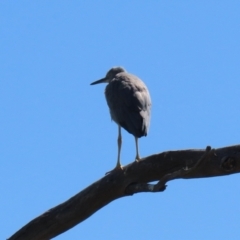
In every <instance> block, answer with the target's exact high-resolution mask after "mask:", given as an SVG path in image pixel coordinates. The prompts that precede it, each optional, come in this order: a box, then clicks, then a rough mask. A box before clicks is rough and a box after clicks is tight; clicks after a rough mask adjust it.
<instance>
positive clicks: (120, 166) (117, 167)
mask: <svg viewBox="0 0 240 240" xmlns="http://www.w3.org/2000/svg"><path fill="white" fill-rule="evenodd" d="M118 170H123V166H122V165H119V166H116V167H115V168H114V169H113V170H111V171H109V172H106V173H105V175H108V174H110V173H113V172H116V171H118Z"/></svg>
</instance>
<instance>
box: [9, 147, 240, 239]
mask: <svg viewBox="0 0 240 240" xmlns="http://www.w3.org/2000/svg"><path fill="white" fill-rule="evenodd" d="M239 172H240V145H236V146H230V147H224V148H218V149H211V147H207V148H206V149H205V150H181V151H168V152H163V153H160V154H155V155H152V156H149V157H146V158H144V159H142V160H141V161H139V162H134V163H131V164H129V165H127V166H125V167H124V169H123V170H119V171H116V172H113V173H110V174H108V175H106V176H104V177H103V178H102V179H100V180H99V181H97V182H95V183H93V184H92V185H90V186H89V187H87V188H85V189H84V190H83V191H81V192H79V193H78V194H76V195H75V196H73V197H72V198H70V199H69V200H67V201H66V202H64V203H62V204H60V205H58V206H56V207H54V208H52V209H50V210H48V211H47V212H45V213H43V214H42V215H40V216H39V217H37V218H35V219H33V220H32V221H30V222H29V223H28V224H27V225H25V226H24V227H22V228H21V229H20V230H19V231H17V232H16V233H15V234H14V235H13V236H11V237H10V238H9V240H45V239H51V238H54V237H56V236H57V235H59V234H61V233H63V232H65V231H67V230H68V229H70V228H72V227H74V226H75V225H77V224H79V223H80V222H82V221H84V220H85V219H87V218H88V217H90V216H91V215H92V214H93V213H95V212H96V211H98V210H99V209H101V208H102V207H104V206H106V205H107V204H108V203H110V202H112V201H113V200H115V199H118V198H121V197H126V196H130V195H133V194H135V193H139V192H160V191H164V190H165V188H166V183H167V182H168V181H170V180H174V179H179V178H185V179H188V178H205V177H215V176H225V175H229V174H233V173H239ZM153 181H158V183H157V184H150V182H153Z"/></svg>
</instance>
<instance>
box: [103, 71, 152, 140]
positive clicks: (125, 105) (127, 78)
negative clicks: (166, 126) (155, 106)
mask: <svg viewBox="0 0 240 240" xmlns="http://www.w3.org/2000/svg"><path fill="white" fill-rule="evenodd" d="M105 93H106V99H107V103H108V106H109V108H110V113H111V116H112V119H113V120H114V121H115V122H117V123H118V124H120V125H121V126H122V127H123V128H125V129H126V130H127V131H128V132H130V133H131V134H133V135H134V136H136V137H141V136H146V135H147V131H148V127H149V123H150V109H151V99H150V95H149V92H148V90H147V87H146V86H145V84H144V83H143V82H142V81H141V80H140V79H138V78H137V77H136V76H133V75H130V74H128V75H126V74H124V75H123V76H120V77H119V78H117V79H116V80H113V81H112V82H111V83H109V85H108V86H107V88H106V92H105Z"/></svg>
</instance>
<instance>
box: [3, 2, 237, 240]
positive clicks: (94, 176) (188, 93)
mask: <svg viewBox="0 0 240 240" xmlns="http://www.w3.org/2000/svg"><path fill="white" fill-rule="evenodd" d="M0 36H1V37H0V49H1V53H0V65H1V70H0V169H1V177H0V178H1V184H0V192H1V198H0V212H1V218H0V226H1V227H0V228H1V230H0V239H6V238H7V237H9V236H10V235H12V234H13V233H14V232H15V231H17V230H18V229H19V228H21V227H22V226H23V225H25V224H26V223H28V222H29V221H30V220H32V219H33V218H35V217H37V216H38V215H40V214H42V213H43V212H45V211H47V210H48V209H50V208H52V207H54V206H56V205H58V204H60V203H62V202H64V201H66V200H67V199H69V198H70V197H71V196H73V195H75V194H76V193H78V192H79V191H81V190H82V189H84V188H85V187H87V186H88V185H90V184H91V183H93V182H95V181H97V180H98V179H100V178H101V177H103V176H104V174H105V172H107V171H108V170H111V169H112V168H113V167H114V166H115V164H116V156H117V142H116V139H117V126H116V124H115V123H114V122H111V119H110V115H109V110H108V107H107V105H106V102H105V98H104V88H105V85H104V84H102V85H96V86H90V85H89V84H90V83H91V82H93V81H95V80H97V79H99V78H102V77H103V76H105V74H106V72H107V71H108V70H109V69H110V68H111V67H112V66H117V65H120V66H123V67H125V68H126V70H128V71H129V72H131V73H134V74H136V75H138V76H139V77H140V78H141V79H142V80H144V82H145V83H146V85H147V86H148V88H149V91H150V93H151V97H152V103H153V105H152V120H151V127H150V132H149V135H148V136H147V137H146V138H141V139H140V141H139V142H140V143H139V144H140V154H141V156H147V155H150V154H154V153H159V152H163V151H167V150H177V149H189V148H195V149H203V148H205V147H206V146H207V145H210V146H212V147H213V148H218V147H223V146H228V145H235V144H239V143H240V124H239V122H240V2H239V1H211V0H210V1H204V0H202V1H135V0H134V1H128V2H127V1H56V0H55V1H44V0H42V1H1V3H0ZM134 157H135V147H134V138H133V136H131V135H129V134H128V133H126V132H125V131H124V132H123V148H122V163H123V164H127V163H130V162H131V161H133V159H134ZM239 181H240V175H232V176H227V177H218V178H210V179H196V180H176V181H172V182H170V183H169V184H168V188H167V190H166V191H165V192H164V193H157V194H156V193H155V194H150V193H145V194H137V195H134V196H132V197H126V198H123V199H118V200H116V201H114V202H112V203H110V204H109V205H107V206H106V207H104V208H103V209H101V210H100V211H98V212H96V213H95V214H94V215H93V216H92V217H90V218H89V219H87V220H86V221H84V222H83V223H81V224H80V225H78V226H76V227H75V228H73V229H71V230H69V231H68V232H66V233H64V234H62V235H60V236H59V237H57V238H56V239H59V240H69V239H87V240H95V239H114V240H121V239H138V240H145V239H154V240H155V239H164V240H178V239H180V240H181V239H184V240H192V239H195V240H202V239H204V240H208V239H209V240H210V239H218V240H222V239H231V240H235V239H236V240H237V239H240V231H239V223H240V207H239V202H240V194H239V189H240V188H239Z"/></svg>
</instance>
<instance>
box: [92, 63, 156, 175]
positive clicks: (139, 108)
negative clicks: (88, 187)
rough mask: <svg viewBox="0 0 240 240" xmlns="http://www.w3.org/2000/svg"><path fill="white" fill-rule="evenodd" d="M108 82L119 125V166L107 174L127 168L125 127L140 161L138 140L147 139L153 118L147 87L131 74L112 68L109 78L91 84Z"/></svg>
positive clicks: (109, 99) (110, 103) (108, 96)
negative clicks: (124, 163)
mask: <svg viewBox="0 0 240 240" xmlns="http://www.w3.org/2000/svg"><path fill="white" fill-rule="evenodd" d="M99 83H108V85H107V86H106V88H105V97H106V101H107V105H108V107H109V110H110V115H111V118H112V120H113V121H114V122H115V123H116V124H117V125H118V138H117V144H118V153H117V164H116V167H115V168H114V169H113V170H112V171H109V172H107V173H106V174H108V173H110V172H113V171H115V170H118V169H123V166H122V165H121V162H120V153H121V146H122V134H121V128H124V129H125V130H126V131H127V132H129V133H130V134H132V135H133V136H134V138H135V145H136V157H135V161H137V162H138V161H139V160H140V155H139V149H138V138H141V137H143V136H147V134H148V130H149V125H150V118H151V105H152V104H151V97H150V94H149V91H148V89H147V86H146V85H145V84H144V82H143V81H142V80H141V79H140V78H138V77H137V76H135V75H133V74H130V73H128V72H127V71H126V70H125V69H124V68H123V67H113V68H111V69H110V70H109V71H108V72H107V74H106V76H105V77H104V78H102V79H100V80H97V81H95V82H92V83H91V84H90V85H95V84H99Z"/></svg>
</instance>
